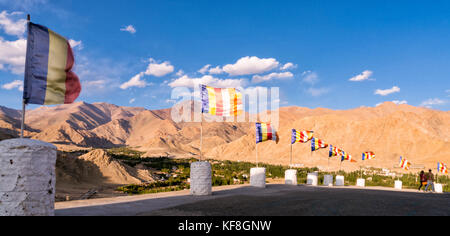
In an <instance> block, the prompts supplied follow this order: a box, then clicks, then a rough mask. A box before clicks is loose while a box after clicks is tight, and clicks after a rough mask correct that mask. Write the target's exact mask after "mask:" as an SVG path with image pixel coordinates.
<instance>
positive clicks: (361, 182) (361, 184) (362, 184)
mask: <svg viewBox="0 0 450 236" xmlns="http://www.w3.org/2000/svg"><path fill="white" fill-rule="evenodd" d="M356 186H358V187H365V186H366V179H357V180H356Z"/></svg>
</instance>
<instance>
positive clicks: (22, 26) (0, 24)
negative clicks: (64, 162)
mask: <svg viewBox="0 0 450 236" xmlns="http://www.w3.org/2000/svg"><path fill="white" fill-rule="evenodd" d="M18 15H20V16H21V15H23V13H21V12H12V13H11V14H8V13H7V12H6V11H2V12H0V28H1V29H3V30H4V31H5V33H6V34H8V35H14V36H17V37H20V38H21V37H22V36H23V35H24V33H25V30H26V25H27V20H26V19H24V18H22V19H18V20H16V21H14V19H13V18H17V17H15V16H18Z"/></svg>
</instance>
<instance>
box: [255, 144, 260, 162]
mask: <svg viewBox="0 0 450 236" xmlns="http://www.w3.org/2000/svg"><path fill="white" fill-rule="evenodd" d="M255 150H256V168H258V167H259V166H258V144H256V145H255Z"/></svg>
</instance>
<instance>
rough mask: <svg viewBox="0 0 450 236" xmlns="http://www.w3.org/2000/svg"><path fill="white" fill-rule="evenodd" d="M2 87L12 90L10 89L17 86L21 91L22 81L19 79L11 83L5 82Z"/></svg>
mask: <svg viewBox="0 0 450 236" xmlns="http://www.w3.org/2000/svg"><path fill="white" fill-rule="evenodd" d="M2 88H3V89H6V90H12V89H15V88H17V89H18V90H19V91H23V81H21V80H14V81H13V82H11V83H7V84H4V85H2Z"/></svg>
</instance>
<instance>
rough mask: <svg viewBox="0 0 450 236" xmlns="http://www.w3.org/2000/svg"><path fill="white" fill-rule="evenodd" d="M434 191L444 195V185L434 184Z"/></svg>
mask: <svg viewBox="0 0 450 236" xmlns="http://www.w3.org/2000/svg"><path fill="white" fill-rule="evenodd" d="M434 191H435V192H436V193H443V192H444V190H443V189H442V184H434Z"/></svg>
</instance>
